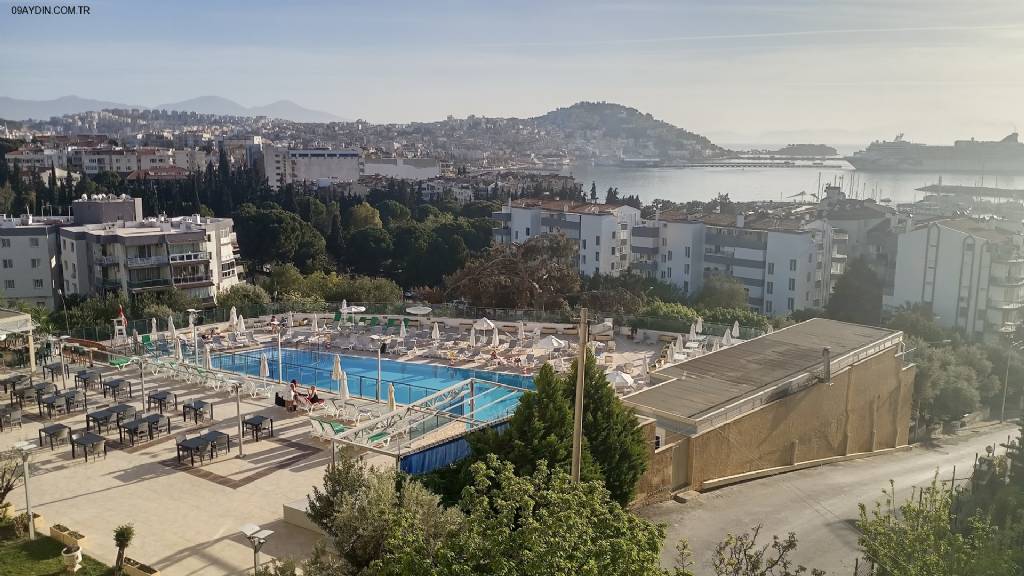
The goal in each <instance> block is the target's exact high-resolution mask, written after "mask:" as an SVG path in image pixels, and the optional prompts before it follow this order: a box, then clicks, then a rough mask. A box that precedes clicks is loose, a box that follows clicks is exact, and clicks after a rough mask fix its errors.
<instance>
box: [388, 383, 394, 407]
mask: <svg viewBox="0 0 1024 576" xmlns="http://www.w3.org/2000/svg"><path fill="white" fill-rule="evenodd" d="M394 409H395V383H394V382H392V383H391V384H388V410H394Z"/></svg>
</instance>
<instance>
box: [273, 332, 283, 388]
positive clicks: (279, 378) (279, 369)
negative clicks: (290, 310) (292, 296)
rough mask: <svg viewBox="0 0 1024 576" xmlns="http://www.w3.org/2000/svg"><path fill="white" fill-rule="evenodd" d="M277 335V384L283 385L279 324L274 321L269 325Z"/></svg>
mask: <svg viewBox="0 0 1024 576" xmlns="http://www.w3.org/2000/svg"><path fill="white" fill-rule="evenodd" d="M270 326H271V327H272V328H273V330H274V332H275V333H276V334H277V383H278V384H284V359H283V358H282V357H281V323H280V322H279V321H277V320H274V321H273V322H271V323H270Z"/></svg>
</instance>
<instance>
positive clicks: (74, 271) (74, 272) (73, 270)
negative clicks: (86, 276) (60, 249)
mask: <svg viewBox="0 0 1024 576" xmlns="http://www.w3.org/2000/svg"><path fill="white" fill-rule="evenodd" d="M71 277H72V278H78V266H76V265H75V264H74V263H72V264H71Z"/></svg>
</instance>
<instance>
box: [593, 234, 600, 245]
mask: <svg viewBox="0 0 1024 576" xmlns="http://www.w3.org/2000/svg"><path fill="white" fill-rule="evenodd" d="M594 245H595V246H600V245H601V237H600V236H595V237H594Z"/></svg>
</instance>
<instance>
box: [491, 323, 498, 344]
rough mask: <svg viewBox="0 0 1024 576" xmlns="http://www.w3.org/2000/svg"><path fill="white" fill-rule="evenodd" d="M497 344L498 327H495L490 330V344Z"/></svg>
mask: <svg viewBox="0 0 1024 576" xmlns="http://www.w3.org/2000/svg"><path fill="white" fill-rule="evenodd" d="M498 344H499V342H498V329H497V328H495V329H494V331H492V332H491V346H494V347H497V346H498Z"/></svg>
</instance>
